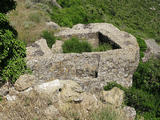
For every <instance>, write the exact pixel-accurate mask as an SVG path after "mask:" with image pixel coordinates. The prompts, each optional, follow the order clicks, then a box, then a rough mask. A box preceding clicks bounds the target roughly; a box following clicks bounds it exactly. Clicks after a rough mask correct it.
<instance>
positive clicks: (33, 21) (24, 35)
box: [7, 0, 50, 44]
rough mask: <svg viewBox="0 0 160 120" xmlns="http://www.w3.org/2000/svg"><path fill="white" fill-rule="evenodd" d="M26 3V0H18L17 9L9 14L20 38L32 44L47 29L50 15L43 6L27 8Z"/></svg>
mask: <svg viewBox="0 0 160 120" xmlns="http://www.w3.org/2000/svg"><path fill="white" fill-rule="evenodd" d="M25 3H26V2H25V0H17V6H16V9H15V10H12V11H11V12H10V13H9V14H8V15H7V16H8V18H9V21H10V22H11V25H12V26H13V27H14V28H15V29H16V30H17V32H18V39H19V40H22V41H25V42H26V43H27V44H30V43H32V42H34V41H36V40H37V39H40V37H41V33H42V31H44V30H45V29H46V23H45V22H46V21H49V20H50V17H49V15H48V13H47V12H45V11H43V10H41V8H27V7H26V4H25ZM31 5H33V4H31Z"/></svg>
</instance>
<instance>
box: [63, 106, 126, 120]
mask: <svg viewBox="0 0 160 120" xmlns="http://www.w3.org/2000/svg"><path fill="white" fill-rule="evenodd" d="M81 107H82V106H80V105H78V104H75V105H71V106H70V108H68V109H67V110H64V111H62V112H61V113H62V116H64V117H65V118H66V119H68V120H127V119H126V117H125V115H124V113H123V112H122V111H121V110H118V109H115V107H113V106H110V105H106V106H105V107H102V106H101V107H99V108H98V109H94V110H93V109H92V110H90V111H89V112H88V113H86V110H85V109H83V108H82V109H80V108H81Z"/></svg>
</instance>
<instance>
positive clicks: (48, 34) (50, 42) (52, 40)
mask: <svg viewBox="0 0 160 120" xmlns="http://www.w3.org/2000/svg"><path fill="white" fill-rule="evenodd" d="M42 37H43V38H44V39H46V41H47V44H48V47H49V48H52V45H53V44H54V43H55V42H56V37H55V36H54V33H53V32H49V31H46V30H45V31H43V33H42Z"/></svg>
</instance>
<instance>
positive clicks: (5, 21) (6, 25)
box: [0, 13, 17, 38]
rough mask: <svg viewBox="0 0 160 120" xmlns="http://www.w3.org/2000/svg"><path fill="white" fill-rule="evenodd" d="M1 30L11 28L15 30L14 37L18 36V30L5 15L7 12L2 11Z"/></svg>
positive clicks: (0, 14) (0, 15)
mask: <svg viewBox="0 0 160 120" xmlns="http://www.w3.org/2000/svg"><path fill="white" fill-rule="evenodd" d="M0 30H1V32H3V31H5V30H10V31H12V32H13V36H14V38H16V36H17V32H16V30H15V29H14V28H13V27H12V26H10V24H9V21H8V19H7V17H6V16H5V14H2V13H0Z"/></svg>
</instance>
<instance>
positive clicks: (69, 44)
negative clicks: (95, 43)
mask: <svg viewBox="0 0 160 120" xmlns="http://www.w3.org/2000/svg"><path fill="white" fill-rule="evenodd" d="M62 48H63V52H64V53H82V52H91V51H92V46H91V45H90V44H89V43H88V42H87V41H80V40H79V39H78V38H72V39H70V40H66V41H65V42H64V44H63V45H62Z"/></svg>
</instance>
